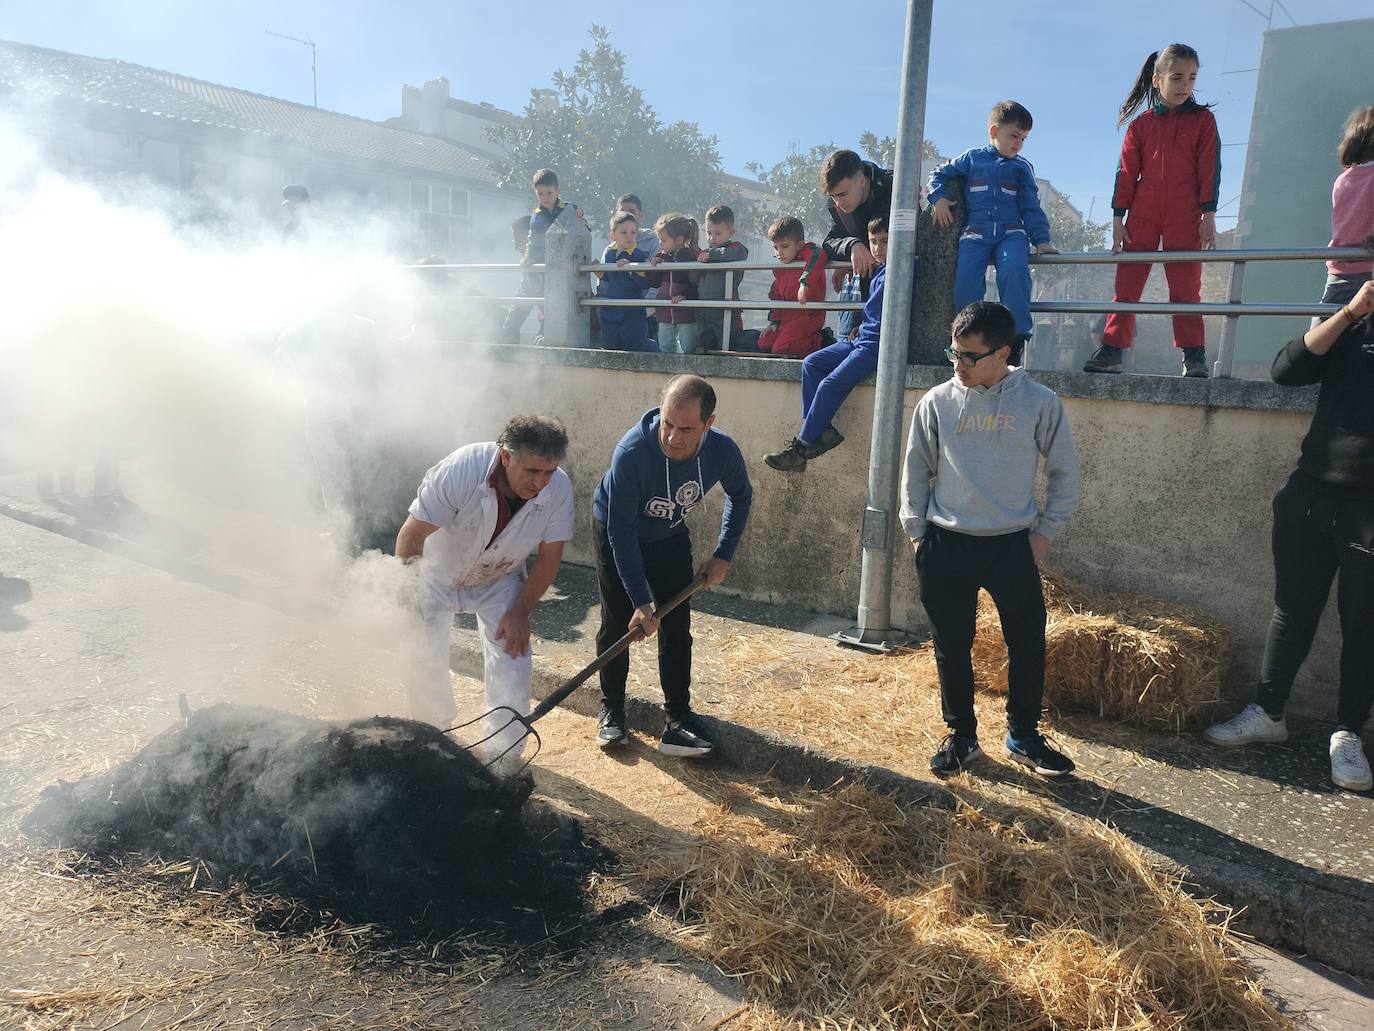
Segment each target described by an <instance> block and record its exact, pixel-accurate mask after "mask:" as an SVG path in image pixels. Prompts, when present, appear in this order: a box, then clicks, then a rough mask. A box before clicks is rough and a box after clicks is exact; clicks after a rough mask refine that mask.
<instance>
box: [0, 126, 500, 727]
mask: <svg viewBox="0 0 1374 1031" xmlns="http://www.w3.org/2000/svg"><path fill="white" fill-rule="evenodd" d="M31 126H32V122H31V121H30V122H26V123H24V124H20V123H18V122H17V121H15V120H14V119H13V118H11V119H10V120H8V121H6V120H4V119H0V284H3V292H4V299H3V303H0V369H3V370H4V371H3V373H0V475H3V476H5V477H9V478H13V479H15V480H16V481H17V480H20V479H26V480H27V482H30V483H33V482H36V481H37V482H42V481H49V482H50V483H51V485H52V488H53V489H55V490H58V491H60V490H61V488H62V486H63V484H64V480H67V479H68V478H74V482H75V489H76V495H75V496H72V495H70V494H68V495H67V496H66V497H65V499H64V500H63V503H64V504H67V505H69V506H71V507H73V508H75V509H77V510H78V511H81V512H84V517H88V518H90V519H97V518H98V517H99V514H100V510H99V506H98V503H99V502H100V501H101V500H102V499H101V498H98V497H93V494H95V493H96V492H97V489H98V488H100V487H101V486H102V484H101V483H100V482H99V479H100V472H99V471H100V470H104V471H105V477H106V479H107V480H108V478H109V470H111V469H113V468H116V467H117V468H118V470H119V486H120V487H121V488H122V490H123V491H124V493H125V495H127V503H126V504H124V505H122V506H119V508H118V510H117V511H116V512H115V513H114V514H113V515H110V516H109V518H110V519H111V520H114V521H115V523H116V524H117V525H114V529H115V531H116V532H117V533H118V534H119V535H122V536H123V537H125V538H127V539H129V540H130V542H131V543H133V544H136V545H137V546H138V547H139V548H140V549H142V552H141V553H144V554H148V553H151V554H153V555H155V556H158V555H160V556H163V557H165V558H166V559H167V560H168V561H174V562H180V563H188V564H193V565H196V566H199V567H205V568H210V569H215V570H232V571H233V572H234V574H235V576H238V577H240V578H241V579H244V580H247V581H251V582H253V583H254V584H257V585H258V586H259V587H260V588H261V591H262V592H266V593H267V594H269V595H273V596H275V597H277V598H279V599H280V600H282V601H283V602H286V603H289V607H290V608H291V609H292V610H293V611H307V612H310V613H312V614H313V616H314V617H315V618H318V619H329V620H334V621H335V623H336V624H337V625H338V626H339V627H342V628H345V629H346V632H347V633H348V634H350V635H351V636H352V637H353V639H354V640H355V642H356V641H358V640H359V637H358V635H363V637H362V639H363V640H366V639H367V635H371V637H372V638H373V639H375V640H376V642H377V643H379V644H382V645H386V646H388V647H393V648H395V647H400V646H403V645H404V644H405V642H406V641H407V640H408V635H409V634H410V633H411V632H412V630H413V629H414V628H413V626H412V624H413V621H414V620H413V613H412V612H411V611H410V610H409V608H408V602H407V600H406V594H407V592H408V591H409V590H410V585H411V580H412V579H413V576H412V571H409V570H402V569H400V568H399V567H398V566H397V565H396V563H395V561H394V560H393V559H390V558H389V557H386V556H381V555H377V554H375V553H372V554H370V555H366V556H365V557H364V558H363V559H361V560H359V559H358V558H357V557H356V556H357V555H358V552H359V548H360V545H363V544H371V545H374V546H375V545H376V544H379V543H382V542H383V541H385V539H386V536H387V533H388V531H389V532H390V533H394V529H395V527H396V526H398V525H399V523H400V522H401V521H402V520H403V519H404V517H405V505H406V504H407V502H408V500H409V497H411V496H413V492H414V489H415V487H416V485H417V483H418V477H419V475H420V474H421V473H422V472H423V471H424V469H425V468H426V467H427V466H428V465H429V464H432V463H433V462H435V461H437V460H438V459H439V458H441V457H442V456H443V455H444V454H445V453H447V452H448V451H449V450H451V449H452V448H454V447H456V446H458V445H459V444H460V443H463V442H465V441H468V440H474V439H492V438H494V436H495V434H496V432H497V430H498V429H499V427H500V423H501V421H503V420H504V417H505V416H506V415H507V414H508V413H506V412H505V411H504V410H503V409H501V408H500V407H499V405H500V403H501V402H500V399H499V397H497V398H493V397H492V396H491V392H489V391H484V390H483V388H482V384H481V383H478V382H474V377H473V376H472V375H471V373H470V371H469V370H466V369H465V368H464V364H463V359H462V355H461V354H454V353H450V351H449V350H448V349H446V347H445V346H442V345H440V343H439V342H438V340H439V335H440V334H439V333H438V332H436V330H435V329H434V327H432V326H427V325H425V324H424V323H425V320H426V317H427V316H428V315H429V314H431V313H432V311H433V300H434V297H433V292H434V285H433V280H428V281H420V280H418V279H417V277H416V274H415V273H414V272H412V271H407V270H400V269H397V268H395V266H396V265H397V264H398V262H403V261H404V262H408V261H411V260H413V259H414V258H416V257H417V256H418V255H414V254H396V253H393V252H392V250H391V243H392V241H393V240H394V238H395V232H394V230H395V226H394V225H392V224H390V223H389V222H388V221H387V220H386V219H381V218H377V217H375V216H373V215H367V214H360V215H357V216H356V217H351V216H350V214H349V213H347V212H339V211H333V212H331V220H330V222H329V224H328V225H316V226H314V227H313V231H312V234H311V238H310V241H309V243H308V245H303V246H300V245H283V242H282V239H281V233H280V227H279V226H277V225H273V224H270V223H264V222H263V221H262V220H261V219H260V218H258V217H257V216H256V215H254V214H251V213H249V212H246V211H237V210H233V208H232V205H229V204H225V205H223V206H222V208H221V210H219V211H218V212H216V214H215V217H213V218H208V219H207V218H205V217H203V216H204V212H203V210H201V211H200V212H199V216H200V217H198V219H197V221H196V222H194V223H188V222H187V221H185V220H184V219H183V218H182V216H183V215H184V214H185V211H186V206H187V205H186V201H185V198H184V197H182V196H180V195H177V194H173V193H168V192H165V191H160V190H158V189H156V188H154V187H152V186H149V185H147V184H143V183H129V182H112V181H110V180H108V179H102V180H98V181H97V180H83V179H80V178H77V177H74V176H73V175H71V174H59V173H58V172H56V171H54V169H53V168H51V167H49V165H48V164H46V163H45V160H44V156H43V154H42V153H41V152H40V149H39V145H38V144H37V143H35V139H36V136H35V133H33V132H31V131H29V129H30V127H31ZM450 314H451V317H457V318H458V319H459V320H461V319H462V318H463V317H464V314H463V312H462V311H457V312H453V311H452V309H450ZM478 316H480V317H482V318H484V319H489V318H490V316H491V311H490V310H489V309H487V310H482V311H479V312H476V313H474V314H473V315H472V317H474V318H475V317H478ZM417 321H418V322H419V323H420V324H419V325H418V326H417V325H416V323H417ZM289 327H295V328H294V329H293V330H291V331H290V332H286V331H287V330H288V328H289ZM104 486H105V487H108V483H106V484H104ZM83 506H84V508H83ZM130 511H133V512H134V513H135V517H130V516H129V512H130ZM91 513H95V514H94V515H93V514H91ZM247 646H248V647H249V648H251V646H252V643H251V642H248V643H247ZM402 698H403V692H402V690H401V688H400V686H399V684H398V685H397V688H396V703H397V704H396V708H395V709H393V711H399V709H400V703H401V699H402Z"/></svg>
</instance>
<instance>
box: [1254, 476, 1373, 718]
mask: <svg viewBox="0 0 1374 1031" xmlns="http://www.w3.org/2000/svg"><path fill="white" fill-rule="evenodd" d="M1273 549H1274V616H1273V618H1272V619H1271V620H1270V623H1269V636H1268V638H1267V639H1266V640H1265V642H1264V662H1263V664H1262V665H1261V666H1260V682H1259V690H1258V691H1257V692H1256V695H1255V701H1256V702H1258V703H1259V704H1260V705H1262V706H1264V708H1265V709H1266V710H1267V711H1268V712H1270V713H1274V714H1278V713H1281V712H1283V708H1284V705H1285V704H1286V703H1287V702H1288V695H1289V693H1290V692H1291V691H1292V690H1293V679H1294V677H1296V676H1297V673H1298V669H1299V667H1301V666H1302V664H1303V660H1304V659H1306V658H1307V653H1308V651H1309V650H1311V648H1312V639H1313V638H1314V637H1315V636H1316V633H1317V623H1318V621H1319V620H1320V619H1321V614H1322V609H1324V608H1325V607H1326V600H1327V597H1328V596H1329V595H1330V593H1331V581H1332V580H1336V579H1337V577H1339V580H1338V583H1337V587H1336V608H1337V611H1338V612H1339V613H1340V620H1341V674H1340V677H1341V679H1340V687H1339V690H1338V692H1337V695H1336V722H1337V724H1338V725H1339V727H1340V729H1341V730H1350V731H1354V732H1355V733H1356V734H1358V733H1359V732H1360V730H1361V728H1362V727H1363V726H1364V724H1365V721H1366V720H1368V719H1369V710H1370V705H1371V703H1374V498H1368V497H1366V498H1343V497H1340V496H1338V495H1336V494H1334V493H1332V492H1331V491H1330V490H1329V489H1327V488H1326V487H1324V486H1323V485H1322V484H1320V483H1318V482H1317V481H1316V480H1313V479H1312V478H1310V477H1308V476H1306V475H1305V474H1303V473H1300V472H1299V473H1294V474H1293V476H1292V477H1291V478H1290V479H1289V481H1288V483H1287V484H1285V485H1284V487H1283V489H1282V490H1280V491H1279V492H1278V494H1276V495H1275V496H1274V533H1273Z"/></svg>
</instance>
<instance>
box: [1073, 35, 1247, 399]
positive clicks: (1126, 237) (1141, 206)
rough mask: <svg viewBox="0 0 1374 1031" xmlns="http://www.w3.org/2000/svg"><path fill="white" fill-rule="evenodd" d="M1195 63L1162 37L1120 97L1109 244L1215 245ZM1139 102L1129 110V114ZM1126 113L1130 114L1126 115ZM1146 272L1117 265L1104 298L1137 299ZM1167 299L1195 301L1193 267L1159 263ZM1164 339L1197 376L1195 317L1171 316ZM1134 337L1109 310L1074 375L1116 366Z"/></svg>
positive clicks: (1129, 320)
mask: <svg viewBox="0 0 1374 1031" xmlns="http://www.w3.org/2000/svg"><path fill="white" fill-rule="evenodd" d="M1200 65H1201V62H1200V60H1199V58H1198V55H1197V51H1196V50H1194V49H1193V48H1192V47H1190V46H1188V45H1187V44H1184V43H1171V44H1169V45H1168V46H1167V47H1165V48H1164V49H1163V50H1161V51H1159V52H1157V53H1153V54H1151V55H1150V56H1149V57H1147V58H1146V59H1145V63H1144V64H1143V65H1142V66H1141V68H1140V73H1139V74H1138V75H1137V76H1136V80H1135V84H1134V85H1133V86H1132V87H1131V91H1130V93H1128V94H1127V95H1126V99H1125V100H1124V101H1123V102H1122V104H1121V111H1120V117H1119V118H1118V120H1117V126H1118V127H1120V126H1122V125H1124V124H1125V123H1126V122H1127V121H1130V126H1129V127H1128V128H1127V130H1126V138H1125V140H1124V141H1123V142H1122V145H1121V160H1120V161H1118V162H1117V166H1116V186H1115V188H1114V190H1113V193H1112V215H1113V218H1112V250H1113V251H1115V252H1120V251H1123V250H1126V251H1155V250H1159V249H1161V247H1162V248H1163V249H1164V250H1166V251H1193V250H1199V249H1207V250H1210V249H1212V248H1214V247H1215V246H1216V245H1217V227H1216V211H1217V190H1218V188H1219V187H1220V185H1221V140H1220V138H1219V137H1218V136H1217V122H1216V119H1215V118H1214V117H1212V112H1211V107H1210V105H1206V104H1199V103H1198V102H1197V101H1196V100H1195V99H1194V98H1193V85H1194V83H1196V81H1197V73H1198V68H1199V67H1200ZM1142 107H1144V109H1145V110H1144V111H1142V112H1141V113H1140V114H1139V115H1136V112H1137V111H1138V110H1140V109H1141V108H1142ZM1132 116H1135V117H1134V118H1132ZM1149 276H1150V266H1149V265H1148V264H1145V263H1143V262H1142V263H1139V264H1135V263H1132V264H1129V265H1118V266H1117V268H1116V292H1115V295H1114V297H1113V300H1116V301H1126V302H1132V301H1138V300H1140V295H1141V293H1142V292H1143V291H1144V289H1145V281H1146V280H1147V279H1148V278H1149ZM1164 277H1165V279H1166V280H1168V283H1169V300H1170V301H1174V302H1182V303H1188V302H1191V303H1196V302H1197V301H1198V300H1199V299H1200V298H1201V294H1202V266H1201V265H1200V264H1199V263H1197V262H1173V263H1170V264H1167V265H1165V266H1164ZM1173 322H1174V346H1175V347H1177V348H1179V349H1180V350H1181V351H1182V352H1183V375H1185V376H1192V377H1205V376H1206V375H1207V358H1206V350H1205V344H1206V338H1205V335H1204V330H1203V323H1202V316H1200V315H1175V316H1174V317H1173ZM1134 336H1135V316H1134V315H1118V314H1112V315H1110V316H1108V318H1107V325H1106V329H1105V331H1104V332H1103V334H1102V346H1101V347H1099V348H1098V349H1097V353H1096V354H1094V355H1093V356H1092V358H1090V359H1089V360H1088V363H1087V364H1086V365H1084V366H1083V371H1084V372H1120V371H1121V366H1122V361H1121V359H1122V353H1123V352H1124V350H1125V349H1126V348H1128V347H1130V346H1131V340H1132V338H1133V337H1134Z"/></svg>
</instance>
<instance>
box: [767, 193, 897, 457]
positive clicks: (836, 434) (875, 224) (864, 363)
mask: <svg viewBox="0 0 1374 1031" xmlns="http://www.w3.org/2000/svg"><path fill="white" fill-rule="evenodd" d="M868 246H869V250H870V252H871V253H872V255H873V260H874V261H875V262H877V265H876V266H875V267H876V268H877V271H876V272H875V273H873V281H872V283H871V284H870V287H869V293H868V300H867V301H865V302H864V309H863V323H862V324H861V325H860V326H859V335H858V336H857V337H855V338H854V339H853V340H849V339H845V340H837V341H835V343H833V344H831V345H830V346H829V347H822V348H821V349H820V350H819V351H813V352H812V353H811V354H808V355H807V356H806V359H805V360H804V361H803V362H802V425H801V430H800V431H799V432H798V433H797V435H796V436H795V437H793V438H792V439H791V440H789V441H788V442H787V443H786V445H784V447H783V449H782V450H781V451H774V452H773V453H772V454H768V455H764V456H763V460H764V462H766V463H767V464H768V466H769V468H771V469H776V470H778V472H783V473H799V472H802V471H803V470H804V469H805V468H806V463H807V462H808V461H810V460H811V459H813V458H819V457H820V456H821V455H823V454H825V453H826V452H827V451H829V450H831V449H832V448H835V447H838V446H839V445H840V444H842V443H844V436H843V434H841V433H840V431H839V430H837V429H835V423H834V419H835V416H836V415H837V414H838V413H839V411H840V406H841V405H842V404H844V401H845V398H847V397H848V396H849V392H850V391H851V390H853V389H854V388H855V387H856V386H858V385H859V383H860V381H862V380H864V379H865V378H867V377H869V376H872V375H873V373H874V372H875V371H877V368H878V338H879V336H880V335H881V332H882V324H883V286H884V284H885V283H886V282H887V216H886V215H879V216H878V217H877V218H875V219H873V220H871V221H870V222H869V223H868Z"/></svg>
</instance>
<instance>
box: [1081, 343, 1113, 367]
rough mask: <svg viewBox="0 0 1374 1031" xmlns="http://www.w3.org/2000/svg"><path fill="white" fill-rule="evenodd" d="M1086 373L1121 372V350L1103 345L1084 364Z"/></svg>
mask: <svg viewBox="0 0 1374 1031" xmlns="http://www.w3.org/2000/svg"><path fill="white" fill-rule="evenodd" d="M1083 371H1084V372H1120V371H1121V348H1119V347H1108V346H1107V345H1106V344H1103V345H1102V346H1101V347H1099V348H1098V349H1097V350H1096V351H1094V352H1093V356H1092V357H1091V358H1089V359H1088V360H1087V361H1086V362H1084V363H1083Z"/></svg>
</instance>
